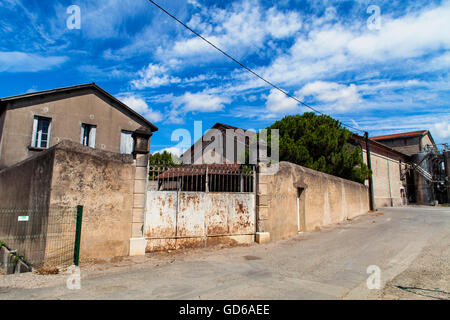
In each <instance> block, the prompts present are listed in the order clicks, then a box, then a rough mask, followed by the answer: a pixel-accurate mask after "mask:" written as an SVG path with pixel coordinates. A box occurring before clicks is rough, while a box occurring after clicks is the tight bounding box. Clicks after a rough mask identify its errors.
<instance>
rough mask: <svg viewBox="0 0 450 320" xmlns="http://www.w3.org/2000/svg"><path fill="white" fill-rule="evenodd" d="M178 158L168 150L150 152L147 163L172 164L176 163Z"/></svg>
mask: <svg viewBox="0 0 450 320" xmlns="http://www.w3.org/2000/svg"><path fill="white" fill-rule="evenodd" d="M174 160H175V161H174ZM177 160H179V158H178V157H177V156H176V155H173V154H171V153H170V152H167V151H163V152H162V153H159V152H158V153H155V154H150V155H149V159H148V163H149V164H161V165H168V166H173V165H176V164H178V161H177Z"/></svg>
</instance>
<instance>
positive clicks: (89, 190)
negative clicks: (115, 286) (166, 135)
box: [0, 141, 145, 263]
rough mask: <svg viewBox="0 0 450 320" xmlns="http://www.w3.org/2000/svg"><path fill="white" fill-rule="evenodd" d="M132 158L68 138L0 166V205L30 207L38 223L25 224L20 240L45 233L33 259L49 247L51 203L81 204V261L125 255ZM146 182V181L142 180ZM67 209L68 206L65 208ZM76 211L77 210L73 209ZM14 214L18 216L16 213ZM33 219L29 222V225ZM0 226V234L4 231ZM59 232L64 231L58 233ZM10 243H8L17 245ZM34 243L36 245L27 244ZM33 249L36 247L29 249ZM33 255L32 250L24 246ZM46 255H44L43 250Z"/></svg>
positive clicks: (72, 206)
mask: <svg viewBox="0 0 450 320" xmlns="http://www.w3.org/2000/svg"><path fill="white" fill-rule="evenodd" d="M135 180H136V161H135V160H134V159H133V156H132V155H122V154H118V153H113V152H107V151H101V150H96V149H91V148H89V147H85V146H82V145H80V144H78V143H74V142H71V141H63V142H61V143H60V144H58V145H56V146H54V147H52V148H50V149H48V150H45V151H42V152H40V153H39V154H38V155H36V156H34V157H32V158H29V159H27V160H24V161H22V162H21V163H18V164H17V165H14V166H12V167H9V168H6V169H4V170H2V171H0V201H1V203H0V207H3V208H15V209H22V210H29V211H30V212H32V213H33V214H32V215H30V217H32V218H33V219H40V220H41V221H42V222H37V223H36V222H35V223H33V226H39V228H37V229H36V227H34V229H33V230H32V229H30V228H28V229H29V230H28V229H24V230H25V231H24V232H23V234H18V235H17V236H23V237H24V239H28V240H24V241H31V242H33V244H35V241H34V240H33V239H34V238H40V239H43V242H42V244H40V247H39V252H40V253H41V256H39V257H36V259H35V260H36V261H35V262H36V263H38V262H40V261H41V260H45V259H46V258H44V256H47V255H48V253H49V251H51V248H48V247H47V248H45V249H43V247H45V245H46V244H45V237H46V232H47V230H46V227H47V225H50V223H52V224H53V225H55V224H57V222H54V221H48V219H50V217H51V216H52V215H49V208H50V210H52V208H64V210H70V213H71V214H74V213H75V212H76V207H77V205H82V206H83V208H84V209H83V222H82V231H81V252H80V259H81V261H83V260H86V259H98V258H109V257H115V256H127V255H129V254H130V238H132V230H133V208H134V207H135V206H134V203H135V202H136V196H135V193H137V192H138V191H139V190H138V187H137V186H136V185H139V183H138V182H136V181H135ZM144 188H145V186H144ZM68 212H69V211H68ZM74 216H75V214H74ZM16 219H17V218H16ZM31 226H32V224H31V223H30V227H31ZM4 232H9V231H8V230H2V229H1V226H0V240H1V237H2V233H4ZM61 236H62V237H63V235H61ZM7 245H10V247H11V249H16V248H14V247H13V246H15V244H7ZM26 247H28V248H32V249H33V248H34V247H35V245H34V246H33V245H27V246H26ZM33 251H36V252H37V250H33ZM23 254H25V256H26V257H30V256H31V257H33V254H32V252H24V253H23ZM42 255H44V256H42Z"/></svg>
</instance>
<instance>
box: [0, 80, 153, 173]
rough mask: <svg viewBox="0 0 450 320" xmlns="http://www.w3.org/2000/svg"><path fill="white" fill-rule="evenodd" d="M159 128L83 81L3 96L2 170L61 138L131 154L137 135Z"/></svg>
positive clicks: (0, 120) (0, 129)
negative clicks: (61, 86) (81, 82)
mask: <svg viewBox="0 0 450 320" xmlns="http://www.w3.org/2000/svg"><path fill="white" fill-rule="evenodd" d="M157 130H158V128H157V127H156V126H154V125H153V124H152V123H150V122H149V121H148V120H146V119H145V118H144V117H142V116H141V115H139V114H138V113H136V112H135V111H133V110H132V109H131V108H129V107H128V106H126V105H125V104H123V103H122V102H120V101H119V100H118V99H116V98H115V97H113V96H112V95H110V94H109V93H107V92H106V91H104V90H103V89H101V88H100V87H98V86H97V85H96V84H94V83H92V84H85V85H79V86H73V87H66V88H61V89H54V90H48V91H40V92H34V93H28V94H24V95H19V96H13V97H7V98H2V99H0V169H1V168H5V167H9V166H11V165H14V164H16V163H18V162H20V161H23V160H25V159H27V158H29V157H31V156H33V155H35V154H36V153H39V152H40V151H42V150H45V149H48V148H49V147H52V146H54V145H56V144H58V143H59V142H61V141H63V140H70V141H73V142H77V143H81V144H82V145H85V146H89V147H91V148H94V149H98V150H102V151H110V152H115V153H122V154H131V153H133V150H134V148H135V140H136V139H135V136H134V135H135V133H136V132H140V133H141V134H143V135H148V137H150V136H151V135H152V133H153V132H155V131H157Z"/></svg>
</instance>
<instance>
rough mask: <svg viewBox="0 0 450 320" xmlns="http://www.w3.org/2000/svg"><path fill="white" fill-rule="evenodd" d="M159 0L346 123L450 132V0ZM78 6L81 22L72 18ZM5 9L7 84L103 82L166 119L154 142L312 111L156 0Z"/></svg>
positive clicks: (1, 22)
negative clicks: (373, 20) (73, 26)
mask: <svg viewBox="0 0 450 320" xmlns="http://www.w3.org/2000/svg"><path fill="white" fill-rule="evenodd" d="M156 2H157V3H159V4H160V5H161V6H163V7H165V8H166V9H167V10H168V11H170V12H172V13H173V14H174V15H176V16H177V17H178V18H180V19H181V20H182V21H184V22H186V23H187V24H188V25H189V26H190V27H192V28H193V29H195V30H197V31H198V32H200V33H201V34H203V35H204V36H206V37H207V38H208V39H210V40H211V41H212V42H213V43H215V44H217V45H218V46H219V47H221V48H222V49H224V50H225V51H227V52H228V53H229V54H231V55H233V56H234V57H235V58H237V59H239V60H240V61H241V62H243V63H244V64H245V65H247V66H249V67H250V68H252V69H254V70H255V71H256V72H258V73H259V74H261V75H263V76H264V77H265V78H267V79H268V80H270V81H272V82H273V83H275V84H277V85H279V86H280V87H282V88H283V89H285V90H287V91H289V92H290V93H291V94H294V95H296V96H297V97H298V98H299V99H301V100H303V101H305V102H307V103H308V104H310V105H312V106H314V107H315V108H317V109H319V110H321V111H322V112H325V113H328V114H330V115H332V116H333V117H335V118H337V119H339V120H341V121H342V122H344V123H348V124H350V125H352V126H354V127H360V128H362V129H365V130H368V131H369V132H370V134H371V135H372V136H375V135H381V134H388V133H397V132H402V131H412V130H419V129H429V130H431V132H432V134H433V136H434V138H435V140H436V142H450V125H449V123H450V111H449V110H450V108H449V101H450V81H449V80H450V76H449V69H450V32H449V31H450V1H420V3H419V1H395V0H389V1H381V0H380V1H377V0H370V1H364V0H351V1H325V0H324V1H320V0H284V1H283V0H282V1H263V0H259V1H258V0H243V1H235V2H233V1H212V0H156ZM70 5H78V6H79V7H80V9H81V29H80V30H69V29H68V28H67V27H66V20H67V18H68V17H69V15H68V14H67V12H66V10H67V8H68V7H69V6H70ZM371 5H376V6H378V7H379V8H380V20H379V21H380V28H379V29H373V28H369V26H368V23H367V21H368V19H369V18H370V17H371V15H372V13H367V9H368V8H369V6H371ZM0 16H1V19H0V35H1V38H0V83H1V86H0V96H2V97H4V96H11V95H15V94H21V93H25V92H30V91H37V90H46V89H52V88H58V87H64V86H70V85H76V84H81V83H88V82H96V83H97V84H98V85H100V86H101V87H102V88H104V89H105V90H107V91H108V92H110V93H111V94H113V95H114V96H116V97H118V98H119V99H121V100H122V101H124V102H125V103H127V104H128V105H129V106H130V107H132V108H134V109H135V110H136V111H138V112H140V113H141V114H143V115H144V116H145V117H146V118H148V119H149V120H150V121H152V122H153V123H154V124H155V125H157V126H158V127H159V128H160V131H159V132H158V133H156V134H155V135H154V137H153V138H152V152H154V151H158V150H162V149H165V148H170V147H172V146H174V145H176V142H171V135H172V132H173V131H174V130H175V129H177V128H186V129H188V130H190V131H193V121H199V120H201V121H203V129H204V130H206V129H208V128H209V127H211V126H212V125H213V124H214V123H216V122H222V123H226V124H230V125H234V126H238V127H242V128H245V129H260V128H264V127H266V126H268V125H270V124H271V123H273V122H274V121H275V120H277V119H280V118H282V117H283V116H285V115H288V114H296V113H302V112H304V111H307V110H305V109H304V108H303V107H301V106H299V105H297V104H296V103H295V101H293V100H290V99H288V98H286V97H285V96H283V95H282V94H280V93H278V92H277V91H275V90H273V89H271V88H270V87H268V86H267V85H266V84H265V83H264V82H262V81H261V80H258V79H257V78H255V77H254V76H252V75H250V74H249V73H247V72H246V71H244V70H243V69H242V68H240V67H239V66H238V65H236V64H235V63H234V62H232V61H229V60H227V59H226V58H225V57H224V56H222V55H221V54H220V53H219V52H217V51H215V50H214V49H212V48H211V47H208V45H207V44H205V43H203V42H202V41H201V40H199V39H198V38H195V36H194V35H192V34H190V33H189V32H188V31H187V30H185V29H184V28H183V27H181V26H180V25H178V24H176V23H175V22H174V21H173V20H171V19H170V18H169V17H167V16H166V15H164V14H163V13H162V12H161V11H159V9H157V8H156V7H155V6H153V5H152V4H150V3H149V2H148V1H146V0H120V1H119V0H103V1H94V0H70V1H65V0H61V1H39V0H2V1H1V2H0ZM377 21H378V20H377Z"/></svg>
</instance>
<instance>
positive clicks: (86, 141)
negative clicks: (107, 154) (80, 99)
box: [80, 123, 97, 149]
mask: <svg viewBox="0 0 450 320" xmlns="http://www.w3.org/2000/svg"><path fill="white" fill-rule="evenodd" d="M96 134H97V126H93V125H91V124H86V123H82V124H81V141H80V143H81V144H82V145H83V146H88V147H91V148H94V149H95V136H96Z"/></svg>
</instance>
